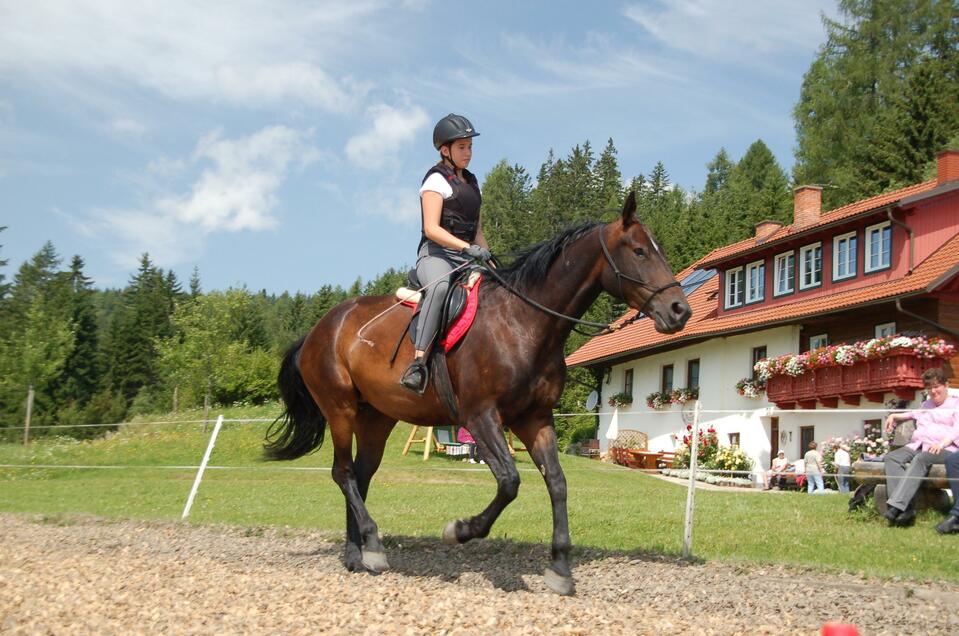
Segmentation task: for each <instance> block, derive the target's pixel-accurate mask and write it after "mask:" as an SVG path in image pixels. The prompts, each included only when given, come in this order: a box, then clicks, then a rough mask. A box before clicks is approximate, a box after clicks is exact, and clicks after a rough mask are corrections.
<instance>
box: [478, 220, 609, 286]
mask: <svg viewBox="0 0 959 636" xmlns="http://www.w3.org/2000/svg"><path fill="white" fill-rule="evenodd" d="M602 224H603V222H602V221H584V222H582V223H578V224H577V225H573V226H571V227H569V228H567V229H565V230H563V231H562V232H560V233H559V234H558V235H557V236H555V237H553V238H551V239H548V240H545V241H543V242H542V243H537V244H535V245H531V246H529V247H527V248H525V249H524V250H522V251H521V252H520V253H519V255H517V257H516V260H515V261H513V263H511V264H510V265H508V266H506V267H500V268H499V269H497V270H496V273H497V274H499V275H500V277H502V278H503V279H504V280H505V281H506V282H507V283H508V284H509V285H510V286H511V287H514V288H516V289H527V288H529V287H530V286H532V285H535V284H537V283H540V282H542V281H543V280H545V278H546V274H547V273H548V272H549V268H550V266H551V265H552V264H553V261H555V260H556V258H557V257H558V256H559V255H560V254H561V253H562V252H563V250H565V249H566V248H567V247H569V246H570V245H572V244H573V243H575V242H576V241H578V240H579V239H581V238H582V237H583V236H584V235H586V234H588V233H589V232H590V231H591V230H593V229H594V228H596V227H597V226H599V225H602ZM488 280H489V281H490V282H494V283H495V282H496V281H495V279H493V278H492V277H488Z"/></svg>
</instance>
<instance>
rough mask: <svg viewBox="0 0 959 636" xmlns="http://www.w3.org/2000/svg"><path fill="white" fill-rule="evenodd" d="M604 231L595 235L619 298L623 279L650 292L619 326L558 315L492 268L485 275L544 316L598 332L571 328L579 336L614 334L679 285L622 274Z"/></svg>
mask: <svg viewBox="0 0 959 636" xmlns="http://www.w3.org/2000/svg"><path fill="white" fill-rule="evenodd" d="M604 229H605V226H600V228H599V231H598V232H597V233H596V235H597V236H598V237H599V245H600V247H602V248H603V256H605V257H606V262H608V263H609V265H610V267H612V268H613V274H614V275H615V276H616V281H617V282H618V283H619V295H620V297H623V298H624V297H625V296H624V294H623V279H624V278H625V279H626V280H628V281H629V282H631V283H635V284H636V285H639V286H640V287H642V288H643V289H646V290H650V291H652V293H651V294H650V295H649V298H647V299H646V302H644V303H643V306H642V307H641V308H640V309H639V311H638V312H636V315H635V316H633V317H632V318H629V319H627V320H624V321H623V322H621V323H619V324H615V323H612V322H609V323H603V322H592V321H590V320H583V319H581V318H575V317H573V316H568V315H566V314H563V313H560V312H558V311H555V310H553V309H550V308H549V307H546V306H544V305H541V304H540V303H538V302H536V301H535V300H533V299H532V298H530V297H529V296H527V295H526V294H524V293H522V292H521V291H519V290H517V289H516V288H515V287H513V286H512V285H510V284H509V283H508V282H506V281H505V280H504V279H503V277H502V276H500V275H499V273H497V271H496V270H495V269H494V268H492V267H487V268H486V270H487V273H489V274H490V275H491V276H492V277H493V278H494V279H495V280H496V282H498V283H499V284H500V285H502V286H503V288H504V289H506V290H507V291H508V292H510V293H511V294H513V295H514V296H517V297H519V298H520V299H521V300H523V301H525V302H526V303H528V304H529V305H531V306H533V307H535V308H536V309H539V310H540V311H542V312H544V313H546V314H549V315H550V316H554V317H556V318H561V319H563V320H568V321H569V322H572V323H573V324H574V325H585V326H586V327H596V328H598V329H599V331H596V332H594V333H589V332H587V331H582V330H580V329H577V328H576V327H573V330H574V331H576V332H577V333H581V334H583V335H585V336H590V337H593V336H602V335H606V334H609V333H614V332H616V331H619V330H620V329H623V328H624V327H627V326H629V325H631V324H633V323H634V322H636V321H637V320H639V319H640V318H642V317H643V314H644V313H645V310H646V307H647V306H648V305H649V303H650V302H651V301H652V300H653V298H655V297H656V295H657V294H659V293H660V292H662V291H665V290H667V289H669V288H670V287H680V284H679V283H678V282H676V281H673V282H671V283H667V284H666V285H663V286H662V287H653V286H652V285H650V284H648V283H646V282H645V281H642V280H639V279H638V278H634V277H632V276H629V275H628V274H624V273H623V272H622V271H621V270H620V269H619V267H617V266H616V261H614V260H613V255H612V254H610V252H609V248H608V247H606V241H604V240H603V230H604Z"/></svg>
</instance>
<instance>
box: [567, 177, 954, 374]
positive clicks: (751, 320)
mask: <svg viewBox="0 0 959 636" xmlns="http://www.w3.org/2000/svg"><path fill="white" fill-rule="evenodd" d="M921 185H926V184H921ZM907 190H908V188H907ZM899 192H900V193H902V190H900V191H899ZM890 194H892V193H890ZM901 196H905V195H901ZM880 205H882V204H880ZM847 207H849V206H847ZM840 209H842V208H840ZM850 214H852V213H850ZM957 263H959V234H957V235H956V236H954V237H952V238H951V239H950V240H948V241H946V243H945V244H944V245H943V246H942V247H940V248H939V249H938V250H936V251H935V252H933V253H932V255H931V256H929V257H928V258H927V259H926V260H924V261H923V262H922V263H920V264H919V265H918V266H917V267H916V268H915V269H914V270H913V272H912V274H910V275H908V276H904V277H902V278H898V279H895V280H888V281H885V282H881V283H877V284H875V285H870V286H869V287H860V288H858V289H851V290H848V291H844V292H838V293H830V294H825V295H822V296H815V297H812V298H807V299H804V300H799V301H796V302H792V303H787V304H784V305H777V306H775V307H767V308H762V307H760V308H757V309H754V310H752V311H746V312H736V313H733V314H726V315H724V316H722V317H718V315H717V306H718V301H717V299H716V296H715V295H716V294H717V293H718V291H719V276H714V277H712V278H711V279H709V280H708V281H706V282H705V283H703V285H702V286H701V287H700V288H699V289H697V290H696V291H694V292H693V293H692V294H690V295H689V297H688V298H687V300H688V302H689V305H690V307H691V308H692V310H693V315H692V317H691V318H690V319H689V322H688V323H686V326H685V328H683V330H682V331H680V332H679V333H675V334H661V333H659V332H657V331H656V329H655V327H654V325H653V321H652V320H641V321H639V322H636V323H634V324H632V325H630V326H628V327H626V328H624V329H622V330H621V331H617V332H614V333H611V334H607V335H604V336H597V337H595V338H593V339H592V340H590V341H589V342H587V343H586V344H585V345H583V346H582V347H580V348H579V349H577V350H576V351H574V352H573V353H571V354H570V355H569V356H568V357H567V358H566V364H567V365H569V366H576V365H583V364H589V363H591V362H597V361H599V360H602V359H604V358H611V357H619V356H623V355H628V354H632V353H638V352H641V351H643V350H647V349H652V348H654V347H660V346H663V345H668V344H671V343H677V342H682V341H685V340H695V339H700V338H704V337H711V336H717V335H721V334H724V333H731V332H737V331H748V330H750V329H758V328H761V327H764V326H767V325H776V324H781V323H783V322H789V321H793V320H796V319H800V318H804V317H808V316H815V315H817V314H826V313H831V312H834V311H836V310H839V309H844V308H849V307H853V306H857V305H866V304H870V303H873V302H877V301H883V300H890V299H893V298H896V297H901V296H908V295H912V294H916V293H920V292H925V291H932V289H934V288H937V287H940V286H941V285H944V284H945V283H947V282H948V281H949V280H951V279H953V278H955V277H956V276H959V269H957V267H956V265H957ZM690 271H691V268H689V269H686V270H684V272H681V273H680V275H679V276H677V278H679V279H680V280H681V279H682V277H683V276H685V275H686V274H688V273H689V272H690ZM635 314H636V312H635V310H630V311H629V312H627V314H626V315H625V316H623V317H622V318H621V319H620V320H619V321H617V322H621V321H622V320H625V319H627V318H631V317H632V316H634V315H635Z"/></svg>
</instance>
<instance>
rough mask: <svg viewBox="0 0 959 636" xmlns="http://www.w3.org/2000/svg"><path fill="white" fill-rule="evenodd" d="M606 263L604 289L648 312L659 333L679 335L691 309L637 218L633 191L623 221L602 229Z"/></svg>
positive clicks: (634, 306)
mask: <svg viewBox="0 0 959 636" xmlns="http://www.w3.org/2000/svg"><path fill="white" fill-rule="evenodd" d="M600 231H601V234H600V244H601V245H602V246H603V248H604V250H603V251H604V253H605V256H606V263H605V265H604V267H603V274H602V284H603V288H604V289H605V290H606V291H607V292H609V293H610V294H612V295H613V296H616V297H617V298H620V299H622V300H625V301H626V302H627V303H628V304H629V306H630V307H632V308H634V309H637V310H639V311H640V312H642V313H645V314H646V315H648V316H649V317H651V318H652V319H653V321H654V322H655V323H656V331H659V332H660V333H676V332H677V331H679V330H680V329H682V328H683V327H684V326H685V325H686V321H687V320H689V316H690V315H692V310H691V309H690V308H689V303H687V302H686V296H685V294H683V290H682V288H681V287H680V286H679V283H677V282H676V278H675V277H674V276H673V272H672V270H670V269H669V265H668V264H667V263H666V258H665V256H664V255H663V251H662V249H661V248H660V247H659V245H658V244H657V243H656V241H655V240H654V239H653V237H652V235H651V234H650V233H649V231H648V230H647V229H646V228H645V227H644V226H643V224H642V223H640V222H639V220H638V219H637V218H636V197H635V195H634V194H633V193H632V192H630V193H629V196H628V197H626V203H625V204H624V205H623V216H622V219H621V221H614V222H612V223H609V224H607V225H605V226H603V227H602V228H600Z"/></svg>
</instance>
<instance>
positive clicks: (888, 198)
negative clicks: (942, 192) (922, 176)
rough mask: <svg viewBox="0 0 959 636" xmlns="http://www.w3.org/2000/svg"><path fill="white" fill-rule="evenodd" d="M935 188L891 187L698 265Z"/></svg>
mask: <svg viewBox="0 0 959 636" xmlns="http://www.w3.org/2000/svg"><path fill="white" fill-rule="evenodd" d="M935 187H936V181H935V180H932V181H926V182H924V183H917V184H915V185H911V186H908V187H906V188H900V189H899V190H893V191H892V192H887V193H885V194H879V195H877V196H874V197H870V198H868V199H863V200H861V201H856V202H855V203H850V204H849V205H844V206H842V207H841V208H836V209H835V210H830V211H829V212H825V213H824V214H823V215H822V216H820V217H819V221H818V222H816V223H813V224H812V225H806V226H803V227H796V226H795V225H785V226H783V227H781V228H779V229H778V230H776V231H774V232H772V233H771V234H767V235H765V236H761V237H759V240H758V241H757V240H756V238H755V237H752V238H748V239H745V240H743V241H739V242H738V243H733V244H732V245H726V246H724V247H717V248H716V249H714V250H713V251H712V252H710V253H709V254H707V255H706V256H704V257H702V258H701V259H699V261H698V262H697V265H698V266H699V267H712V266H713V265H715V264H717V263H720V262H722V261H725V260H727V259H729V258H731V257H733V256H738V255H740V254H745V253H747V252H750V251H752V250H753V249H755V248H757V247H760V246H763V247H765V246H767V245H770V244H774V243H777V242H779V241H782V240H785V239H788V238H790V237H792V236H795V235H797V234H802V233H805V232H809V231H812V230H815V229H816V228H819V227H822V226H824V225H830V224H832V223H835V222H837V221H841V220H843V219H846V218H849V217H853V216H856V215H859V214H863V213H866V212H870V211H872V210H877V209H879V208H881V207H883V206H885V205H889V204H890V203H896V202H897V201H899V200H901V199H904V198H906V197H908V196H912V195H915V194H921V193H923V192H926V191H927V190H932V189H933V188H935Z"/></svg>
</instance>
